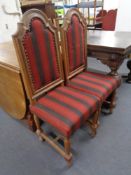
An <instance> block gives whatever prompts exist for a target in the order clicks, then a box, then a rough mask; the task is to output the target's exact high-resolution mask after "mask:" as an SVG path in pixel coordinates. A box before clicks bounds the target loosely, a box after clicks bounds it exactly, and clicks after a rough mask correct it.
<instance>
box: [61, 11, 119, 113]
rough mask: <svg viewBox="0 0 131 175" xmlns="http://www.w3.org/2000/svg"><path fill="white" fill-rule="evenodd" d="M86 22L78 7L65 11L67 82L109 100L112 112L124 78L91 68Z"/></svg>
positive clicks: (63, 32) (63, 27)
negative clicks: (121, 79) (117, 91)
mask: <svg viewBox="0 0 131 175" xmlns="http://www.w3.org/2000/svg"><path fill="white" fill-rule="evenodd" d="M86 26H87V24H86V21H85V19H84V17H83V15H82V14H81V13H80V12H79V11H78V10H77V9H71V10H69V11H68V12H67V14H66V15H65V19H64V22H63V26H62V30H61V35H62V46H63V47H62V49H63V56H64V70H65V77H66V85H67V86H69V87H72V88H75V89H79V90H81V91H83V92H87V93H91V94H93V95H95V96H97V97H99V98H100V99H101V101H102V103H103V102H104V101H108V102H109V103H110V106H109V112H110V113H112V110H113V104H114V100H115V92H116V89H117V87H118V86H119V85H120V79H117V78H115V77H112V76H109V75H105V74H104V75H103V74H100V73H95V72H91V71H88V69H87V47H88V46H87V27H86ZM109 97H110V98H109Z"/></svg>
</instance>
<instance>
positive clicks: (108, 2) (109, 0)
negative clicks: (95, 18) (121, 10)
mask: <svg viewBox="0 0 131 175" xmlns="http://www.w3.org/2000/svg"><path fill="white" fill-rule="evenodd" d="M119 1H120V0H104V9H106V10H110V9H116V8H118V6H119Z"/></svg>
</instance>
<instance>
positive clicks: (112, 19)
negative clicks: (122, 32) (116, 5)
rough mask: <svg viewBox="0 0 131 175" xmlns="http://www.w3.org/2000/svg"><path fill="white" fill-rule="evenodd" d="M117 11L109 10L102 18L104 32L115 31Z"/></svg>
mask: <svg viewBox="0 0 131 175" xmlns="http://www.w3.org/2000/svg"><path fill="white" fill-rule="evenodd" d="M116 16H117V9H115V10H109V11H108V13H107V14H106V15H105V16H104V17H103V18H102V30H108V31H114V30H115V25H116Z"/></svg>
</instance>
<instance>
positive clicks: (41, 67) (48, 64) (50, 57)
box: [23, 18, 59, 90]
mask: <svg viewBox="0 0 131 175" xmlns="http://www.w3.org/2000/svg"><path fill="white" fill-rule="evenodd" d="M47 41H48V42H47ZM23 46H24V48H25V52H26V59H27V60H25V61H26V63H27V66H28V69H27V70H30V72H29V74H30V78H31V81H32V84H33V88H34V90H38V89H39V88H41V87H42V86H44V85H46V84H48V83H50V82H52V81H54V80H56V79H57V78H58V77H59V70H58V67H57V61H56V60H57V53H56V47H55V42H54V34H53V33H52V32H51V31H50V30H49V29H48V28H47V27H46V26H45V25H44V24H43V23H42V21H41V20H40V19H38V18H34V19H33V20H32V21H31V24H30V31H27V32H26V34H25V36H24V37H23Z"/></svg>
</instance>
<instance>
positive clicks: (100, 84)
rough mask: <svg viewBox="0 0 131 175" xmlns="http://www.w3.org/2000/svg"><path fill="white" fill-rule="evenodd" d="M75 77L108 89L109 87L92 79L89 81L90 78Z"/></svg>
mask: <svg viewBox="0 0 131 175" xmlns="http://www.w3.org/2000/svg"><path fill="white" fill-rule="evenodd" d="M76 79H79V80H83V81H86V82H89V83H92V84H95V85H98V86H102V88H104V89H106V90H107V91H109V87H108V86H106V85H105V84H104V83H103V84H102V83H98V82H94V81H91V80H87V79H84V78H82V77H77V78H76Z"/></svg>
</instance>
